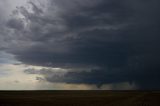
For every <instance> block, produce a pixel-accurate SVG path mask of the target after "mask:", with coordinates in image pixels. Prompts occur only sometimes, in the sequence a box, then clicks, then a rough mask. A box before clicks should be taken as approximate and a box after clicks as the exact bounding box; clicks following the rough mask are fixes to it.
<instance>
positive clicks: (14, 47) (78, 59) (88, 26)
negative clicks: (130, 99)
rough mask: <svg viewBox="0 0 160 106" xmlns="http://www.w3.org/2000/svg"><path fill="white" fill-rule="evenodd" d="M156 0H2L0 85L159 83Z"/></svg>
mask: <svg viewBox="0 0 160 106" xmlns="http://www.w3.org/2000/svg"><path fill="white" fill-rule="evenodd" d="M159 3H160V1H159V0H120V1H119V0H0V14H1V15H0V90H159V89H160V83H159V82H160V77H159V76H160V55H159V54H160V42H159V40H160V36H159V35H160V30H159V28H160V15H159V13H160V7H159Z"/></svg>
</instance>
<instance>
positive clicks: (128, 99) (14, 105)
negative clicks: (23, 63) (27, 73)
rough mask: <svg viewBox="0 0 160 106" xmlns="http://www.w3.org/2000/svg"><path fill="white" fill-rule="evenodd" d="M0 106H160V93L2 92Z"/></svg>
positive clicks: (0, 92)
mask: <svg viewBox="0 0 160 106" xmlns="http://www.w3.org/2000/svg"><path fill="white" fill-rule="evenodd" d="M0 106H160V91H0Z"/></svg>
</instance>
